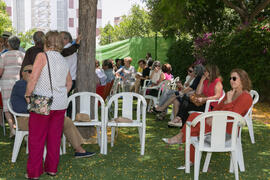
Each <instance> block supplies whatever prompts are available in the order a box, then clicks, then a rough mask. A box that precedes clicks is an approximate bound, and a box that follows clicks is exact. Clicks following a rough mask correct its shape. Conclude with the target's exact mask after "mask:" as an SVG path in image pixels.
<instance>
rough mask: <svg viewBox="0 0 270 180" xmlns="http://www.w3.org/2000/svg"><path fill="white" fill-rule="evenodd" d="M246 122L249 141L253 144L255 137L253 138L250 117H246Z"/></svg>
mask: <svg viewBox="0 0 270 180" xmlns="http://www.w3.org/2000/svg"><path fill="white" fill-rule="evenodd" d="M246 122H247V126H248V132H249V136H250V140H251V143H252V144H254V143H255V138H254V131H253V122H252V119H251V118H248V119H247V120H246Z"/></svg>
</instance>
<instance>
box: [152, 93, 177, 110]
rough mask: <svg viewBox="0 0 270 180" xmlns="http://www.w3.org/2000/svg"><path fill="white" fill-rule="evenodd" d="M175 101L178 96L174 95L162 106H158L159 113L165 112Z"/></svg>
mask: <svg viewBox="0 0 270 180" xmlns="http://www.w3.org/2000/svg"><path fill="white" fill-rule="evenodd" d="M175 99H176V95H175V94H174V93H173V94H172V95H171V96H170V97H169V99H168V100H167V101H166V102H164V103H163V105H162V106H157V107H156V110H157V111H164V110H165V109H166V108H167V107H168V106H169V105H171V104H172V103H173V102H174V100H175Z"/></svg>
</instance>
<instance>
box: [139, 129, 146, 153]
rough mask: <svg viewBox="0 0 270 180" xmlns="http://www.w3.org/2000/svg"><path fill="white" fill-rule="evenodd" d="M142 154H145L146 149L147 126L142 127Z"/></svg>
mask: <svg viewBox="0 0 270 180" xmlns="http://www.w3.org/2000/svg"><path fill="white" fill-rule="evenodd" d="M141 131H142V133H141V136H140V137H141V138H140V139H141V155H142V156H143V155H144V149H145V127H142V128H141Z"/></svg>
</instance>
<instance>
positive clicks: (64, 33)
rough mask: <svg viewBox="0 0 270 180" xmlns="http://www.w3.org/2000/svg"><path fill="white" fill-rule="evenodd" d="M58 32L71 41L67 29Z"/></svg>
mask: <svg viewBox="0 0 270 180" xmlns="http://www.w3.org/2000/svg"><path fill="white" fill-rule="evenodd" d="M60 34H63V36H64V39H66V40H68V41H69V42H70V43H71V42H72V36H71V34H70V33H69V32H68V31H61V32H60Z"/></svg>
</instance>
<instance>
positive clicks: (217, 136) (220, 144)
mask: <svg viewBox="0 0 270 180" xmlns="http://www.w3.org/2000/svg"><path fill="white" fill-rule="evenodd" d="M206 118H212V130H211V141H210V142H209V141H208V142H207V141H206V139H205V137H206V135H205V123H206V122H205V119H206ZM197 123H200V137H199V149H200V150H202V151H211V152H220V151H224V152H225V151H232V150H234V149H235V148H236V140H237V136H238V134H239V133H238V132H239V130H240V128H238V127H242V126H244V125H245V120H244V118H243V117H242V116H241V115H240V114H238V113H235V112H231V111H212V112H207V113H203V114H201V115H199V116H197V117H196V118H195V119H194V120H193V121H192V123H191V125H192V126H196V125H197ZM228 123H232V134H231V137H230V141H227V142H226V136H228V134H226V128H227V126H228ZM228 142H230V143H228ZM205 143H208V144H209V143H210V146H205Z"/></svg>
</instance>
